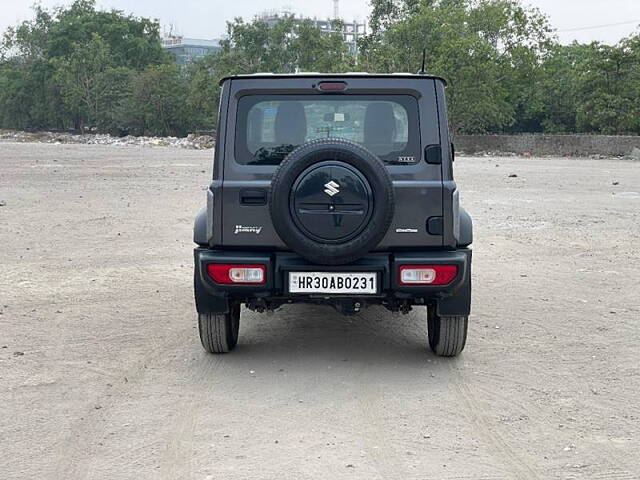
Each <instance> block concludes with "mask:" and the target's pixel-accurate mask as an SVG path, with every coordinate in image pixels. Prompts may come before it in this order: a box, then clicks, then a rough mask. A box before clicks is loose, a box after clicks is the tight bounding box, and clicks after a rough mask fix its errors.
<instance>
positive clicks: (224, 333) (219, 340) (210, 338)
mask: <svg viewBox="0 0 640 480" xmlns="http://www.w3.org/2000/svg"><path fill="white" fill-rule="evenodd" d="M198 329H199V332H200V341H201V342H202V346H203V347H204V349H205V350H206V351H207V352H209V353H216V354H217V353H229V352H230V351H231V350H233V349H234V348H235V346H236V344H237V343H238V331H239V329H240V304H239V303H236V304H234V305H231V306H230V307H229V313H225V314H222V315H217V314H213V313H200V314H199V315H198Z"/></svg>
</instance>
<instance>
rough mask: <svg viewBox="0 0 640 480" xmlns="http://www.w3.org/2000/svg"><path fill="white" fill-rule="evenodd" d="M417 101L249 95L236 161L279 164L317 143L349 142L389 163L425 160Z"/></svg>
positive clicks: (242, 108)
mask: <svg viewBox="0 0 640 480" xmlns="http://www.w3.org/2000/svg"><path fill="white" fill-rule="evenodd" d="M418 122H419V119H418V102H417V100H416V99H415V97H412V96H410V95H247V96H244V97H242V98H240V100H239V102H238V122H237V126H236V141H235V148H236V151H235V156H236V161H237V162H239V163H241V164H244V165H278V164H280V162H282V160H283V159H284V158H285V157H286V156H287V155H288V154H289V153H290V152H291V151H293V150H294V149H295V148H296V147H298V146H300V145H302V144H303V143H306V142H308V141H310V140H315V139H318V138H344V139H347V140H351V141H354V142H357V143H359V144H360V145H363V146H364V147H366V148H367V149H369V150H370V151H371V152H373V153H374V154H376V155H377V156H378V157H380V159H381V160H383V161H384V162H386V163H393V164H412V163H416V162H417V161H418V160H419V159H420V133H419V132H420V130H419V123H418Z"/></svg>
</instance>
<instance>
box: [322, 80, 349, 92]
mask: <svg viewBox="0 0 640 480" xmlns="http://www.w3.org/2000/svg"><path fill="white" fill-rule="evenodd" d="M346 89H347V84H346V83H344V82H322V83H320V84H318V90H320V91H321V92H343V91H345V90H346Z"/></svg>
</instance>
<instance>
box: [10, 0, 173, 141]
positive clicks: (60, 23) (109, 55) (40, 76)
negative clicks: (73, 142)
mask: <svg viewBox="0 0 640 480" xmlns="http://www.w3.org/2000/svg"><path fill="white" fill-rule="evenodd" d="M159 29H160V28H159V25H158V24H157V22H154V21H151V20H148V19H144V18H137V17H133V16H130V15H125V14H123V13H122V12H119V11H116V10H112V11H102V10H96V8H95V2H94V1H93V0H76V1H74V2H73V3H72V4H71V5H70V6H69V7H60V8H56V9H54V10H53V11H48V10H45V9H43V8H41V7H39V6H36V7H35V18H34V19H33V20H31V21H26V22H22V23H21V24H20V25H18V26H16V27H14V28H10V29H8V30H7V32H5V34H4V36H3V40H2V42H1V43H0V85H1V86H2V87H3V88H2V92H0V122H1V123H0V127H10V128H37V129H47V128H49V129H51V128H69V127H75V128H76V129H82V128H84V127H90V128H95V129H98V130H100V131H114V130H118V129H119V128H120V127H119V125H121V124H122V123H123V121H124V119H123V118H122V112H123V103H125V102H126V101H127V100H126V99H127V98H128V96H129V94H130V90H131V89H130V86H129V85H130V83H131V78H132V76H133V75H135V73H136V72H137V71H141V70H143V69H145V68H146V67H147V66H148V65H161V64H167V63H170V61H171V60H170V58H169V56H168V55H167V54H166V53H165V52H164V51H163V50H162V47H161V44H160V36H159Z"/></svg>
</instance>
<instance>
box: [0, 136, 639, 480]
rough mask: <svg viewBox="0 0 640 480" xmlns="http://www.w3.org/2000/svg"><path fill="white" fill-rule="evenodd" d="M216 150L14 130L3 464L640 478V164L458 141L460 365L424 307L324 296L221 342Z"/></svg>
mask: <svg viewBox="0 0 640 480" xmlns="http://www.w3.org/2000/svg"><path fill="white" fill-rule="evenodd" d="M210 158H211V152H203V151H187V150H177V149H167V148H154V149H145V148H139V147H108V146H91V145H46V144H45V145H38V144H18V143H0V205H2V206H0V245H1V247H0V265H1V267H2V273H1V274H0V313H1V315H0V405H1V407H0V472H2V478H3V479H25V478H37V479H56V480H57V479H83V480H84V479H110V480H112V479H141V478H144V479H171V480H173V479H192V478H193V479H224V480H229V479H276V478H277V479H284V480H286V479H292V480H293V479H295V480H299V479H318V478H322V479H341V478H347V479H385V480H386V479H474V480H479V479H544V480H547V479H599V478H602V479H611V478H615V479H637V478H640V449H638V445H639V444H640V417H639V416H640V414H639V413H638V406H639V405H640V362H639V360H640V349H639V348H638V345H639V343H640V326H639V323H640V322H639V321H640V293H639V292H640V275H639V272H640V251H639V250H640V249H639V247H638V245H639V243H640V162H632V161H622V160H578V159H533V158H530V159H520V158H501V159H495V158H461V159H459V161H458V162H457V174H458V181H459V183H460V185H461V187H462V188H461V191H462V200H463V204H464V205H465V206H466V207H467V208H468V210H469V211H470V212H471V214H472V215H473V216H474V219H475V223H476V243H475V246H474V255H475V256H474V261H475V263H474V268H475V270H474V289H475V290H474V311H473V316H472V321H471V326H470V337H469V342H468V345H467V350H466V351H465V352H464V354H463V355H462V356H461V357H460V358H458V359H455V360H443V359H438V358H436V357H434V356H433V355H431V354H430V353H428V351H427V347H426V344H427V341H426V327H425V323H426V322H425V314H424V311H421V310H416V311H414V312H413V313H411V314H410V315H407V316H398V317H394V316H392V315H391V314H389V313H387V312H386V311H384V310H380V309H371V310H367V311H365V312H363V313H362V314H360V315H359V316H357V317H353V318H344V317H341V316H340V315H338V314H337V313H335V312H334V311H333V310H331V309H329V308H320V307H312V306H295V307H290V308H288V309H283V310H281V311H280V312H278V313H276V314H275V315H273V316H261V315H258V314H254V313H251V312H243V316H242V322H243V323H242V327H241V340H240V344H239V346H238V348H237V350H236V351H235V352H234V353H233V354H231V355H227V356H221V357H212V356H208V355H206V354H205V353H204V352H203V350H202V349H201V347H200V345H199V341H198V337H197V330H196V320H195V312H194V306H193V301H192V292H191V290H192V285H191V275H192V265H191V264H192V253H191V250H192V244H191V228H192V219H193V217H194V215H195V213H196V211H197V210H198V208H199V207H200V206H201V205H203V204H204V201H205V192H204V191H203V190H204V188H205V186H206V185H207V184H208V179H209V177H210V172H211V162H210ZM512 175H517V176H516V177H514V176H512Z"/></svg>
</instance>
